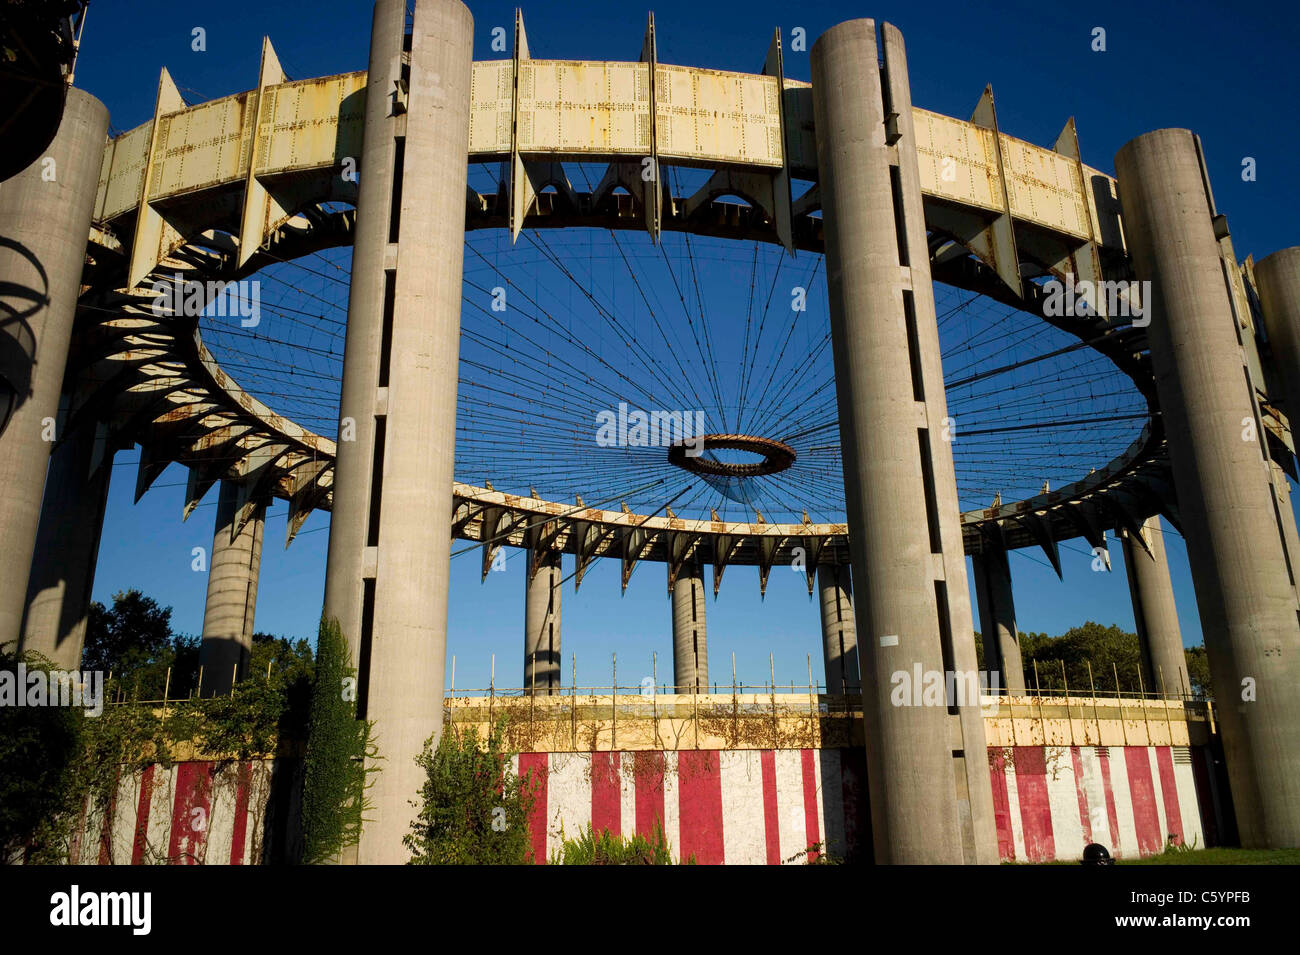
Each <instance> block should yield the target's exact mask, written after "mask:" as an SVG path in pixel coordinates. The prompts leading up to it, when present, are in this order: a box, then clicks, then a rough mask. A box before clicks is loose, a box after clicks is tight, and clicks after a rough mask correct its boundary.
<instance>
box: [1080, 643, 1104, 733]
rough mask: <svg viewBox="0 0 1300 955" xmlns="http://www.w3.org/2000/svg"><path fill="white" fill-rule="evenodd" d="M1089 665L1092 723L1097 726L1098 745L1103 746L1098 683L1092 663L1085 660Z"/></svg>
mask: <svg viewBox="0 0 1300 955" xmlns="http://www.w3.org/2000/svg"><path fill="white" fill-rule="evenodd" d="M1083 662H1084V663H1086V664H1087V665H1088V687H1089V688H1090V690H1091V692H1092V721H1093V722H1094V723H1096V724H1097V745H1098V746H1100V745H1101V715H1100V714H1099V713H1098V712H1097V681H1096V680H1094V679H1093V677H1092V661H1091V660H1084V661H1083Z"/></svg>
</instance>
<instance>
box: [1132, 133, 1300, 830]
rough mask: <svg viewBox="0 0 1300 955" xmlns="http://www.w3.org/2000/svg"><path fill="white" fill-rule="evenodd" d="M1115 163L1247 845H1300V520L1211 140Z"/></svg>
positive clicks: (1161, 145) (1161, 144)
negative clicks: (1228, 278) (1255, 380)
mask: <svg viewBox="0 0 1300 955" xmlns="http://www.w3.org/2000/svg"><path fill="white" fill-rule="evenodd" d="M1115 169H1116V172H1117V173H1118V179H1119V190H1120V196H1121V200H1122V203H1123V210H1124V232H1125V236H1126V237H1127V239H1128V243H1129V251H1130V253H1131V255H1132V257H1133V266H1134V271H1135V272H1136V273H1137V277H1138V278H1139V279H1143V280H1149V281H1150V282H1151V283H1152V287H1151V292H1152V294H1151V304H1152V308H1151V325H1150V327H1149V328H1148V329H1147V334H1148V340H1149V343H1150V348H1151V362H1152V365H1153V368H1154V370H1155V378H1156V388H1157V392H1158V395H1159V399H1160V407H1161V412H1162V415H1163V417H1164V421H1165V429H1166V432H1167V433H1168V437H1169V455H1170V459H1171V463H1172V470H1173V475H1174V484H1175V487H1176V489H1177V492H1178V507H1179V513H1180V515H1181V517H1182V525H1183V534H1184V537H1185V538H1186V540H1187V554H1188V558H1189V561H1190V563H1191V569H1192V579H1193V580H1194V582H1195V584H1196V602H1197V608H1198V610H1199V611H1200V615H1201V627H1202V630H1203V632H1204V634H1205V645H1206V650H1207V653H1208V656H1209V663H1210V672H1211V676H1212V678H1213V680H1214V686H1215V691H1216V693H1217V694H1218V704H1219V705H1218V707H1216V711H1217V714H1218V718H1219V721H1220V726H1221V727H1222V737H1223V745H1224V755H1225V759H1226V762H1227V765H1228V777H1229V779H1230V781H1231V785H1232V797H1233V802H1234V804H1235V806H1236V811H1237V824H1238V830H1239V832H1240V835H1241V840H1242V845H1243V846H1247V847H1252V848H1254V847H1259V848H1263V847H1270V848H1278V847H1283V846H1300V693H1297V692H1296V687H1297V686H1300V621H1298V620H1297V610H1298V608H1297V602H1296V592H1295V582H1294V579H1293V578H1292V575H1291V572H1290V565H1289V562H1288V555H1287V553H1286V550H1285V547H1284V545H1283V541H1284V539H1285V537H1286V534H1285V532H1284V531H1283V529H1282V526H1281V521H1282V520H1288V521H1289V520H1291V519H1292V518H1291V515H1290V514H1285V515H1283V514H1280V513H1279V511H1278V509H1277V508H1276V506H1275V500H1274V495H1273V488H1272V486H1271V474H1270V468H1269V464H1268V462H1267V461H1266V459H1265V456H1264V452H1263V444H1262V438H1261V437H1260V436H1261V435H1262V432H1263V429H1262V428H1261V427H1259V423H1258V420H1257V419H1256V416H1255V409H1254V404H1253V401H1252V395H1251V390H1250V386H1249V381H1248V374H1247V371H1246V368H1245V363H1244V357H1243V353H1242V348H1241V338H1240V335H1241V329H1240V326H1239V324H1238V322H1237V321H1236V319H1235V317H1234V313H1233V307H1232V300H1231V298H1230V294H1229V291H1228V288H1227V286H1226V283H1225V278H1224V268H1223V262H1222V260H1221V258H1220V248H1219V244H1218V242H1217V240H1216V238H1215V234H1214V226H1213V224H1212V217H1213V215H1214V209H1213V200H1212V198H1211V197H1210V195H1209V185H1208V179H1207V177H1206V175H1205V170H1204V165H1203V163H1202V161H1201V152H1200V143H1199V141H1198V140H1197V139H1196V137H1195V136H1193V134H1192V133H1190V132H1188V131H1187V130H1185V129H1163V130H1158V131H1156V132H1152V133H1147V134H1145V135H1143V136H1139V137H1138V138H1137V139H1134V140H1133V141H1131V142H1129V143H1128V144H1127V145H1125V146H1124V147H1123V148H1122V149H1121V150H1120V151H1119V153H1118V155H1117V156H1116V157H1115ZM1251 424H1254V425H1255V427H1254V428H1253V429H1252V428H1250V427H1249V425H1251ZM1252 432H1253V435H1254V440H1249V439H1248V438H1247V436H1249V435H1250V434H1251V433H1252Z"/></svg>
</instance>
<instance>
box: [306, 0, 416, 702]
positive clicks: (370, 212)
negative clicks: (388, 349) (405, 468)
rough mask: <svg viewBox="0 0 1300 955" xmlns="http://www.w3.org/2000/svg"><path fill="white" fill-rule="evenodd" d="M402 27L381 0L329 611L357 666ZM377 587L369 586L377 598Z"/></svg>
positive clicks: (346, 350)
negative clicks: (395, 99) (335, 620)
mask: <svg viewBox="0 0 1300 955" xmlns="http://www.w3.org/2000/svg"><path fill="white" fill-rule="evenodd" d="M405 30H406V7H405V4H404V3H403V2H402V0H380V2H378V3H376V4H375V14H374V23H373V27H372V31H371V34H370V72H369V77H368V85H367V87H366V89H367V96H366V105H365V127H364V135H363V143H362V147H361V164H360V172H361V177H360V182H359V183H358V187H357V220H356V232H355V238H354V241H353V244H352V278H351V285H350V287H349V290H348V324H347V334H346V337H345V339H344V346H343V383H342V391H341V395H340V399H339V435H338V450H337V454H336V457H335V462H334V498H333V504H332V506H331V509H330V541H329V556H328V558H327V563H326V568H325V615H326V616H327V617H333V618H335V619H337V620H338V622H339V627H340V629H341V630H342V632H343V636H344V638H345V639H346V640H347V642H348V650H349V653H350V654H351V657H352V660H351V662H352V665H353V666H360V660H361V617H362V605H363V604H364V603H366V602H367V600H366V592H367V588H368V587H369V588H373V582H374V576H375V571H374V567H373V566H370V567H369V568H367V566H366V556H367V548H368V547H372V546H373V545H374V538H376V537H377V536H378V533H379V528H378V522H377V521H375V522H373V523H374V525H375V526H374V527H373V528H372V526H371V525H372V521H371V514H370V498H371V486H372V484H373V483H374V477H375V474H374V471H375V468H376V465H375V456H376V453H378V454H379V455H380V466H381V467H382V455H383V448H382V447H380V448H378V450H377V449H376V444H375V436H376V422H377V421H378V420H379V416H378V415H377V414H376V408H375V405H376V394H377V392H378V389H379V378H380V375H379V353H380V348H381V342H382V338H383V332H384V304H385V299H386V297H387V296H386V288H387V283H388V282H389V280H390V271H388V270H386V269H385V255H386V254H387V251H388V247H389V243H388V237H389V220H390V211H391V208H392V203H393V192H394V188H395V184H396V182H397V180H398V177H399V175H400V170H398V169H397V168H396V156H397V135H398V133H397V131H398V120H399V118H400V117H399V115H398V114H397V113H395V112H394V111H393V96H392V93H393V91H394V89H396V87H397V84H398V82H399V81H400V80H401V78H402V46H403V37H404V35H405ZM371 92H373V93H374V95H370V94H371ZM367 582H369V583H367ZM373 596H374V595H373V589H372V590H371V592H370V601H371V602H373ZM362 694H364V687H363V688H362Z"/></svg>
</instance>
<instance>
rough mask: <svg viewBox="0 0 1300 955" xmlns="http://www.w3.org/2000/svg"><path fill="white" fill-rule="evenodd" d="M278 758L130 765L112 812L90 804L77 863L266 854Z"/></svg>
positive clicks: (209, 860)
mask: <svg viewBox="0 0 1300 955" xmlns="http://www.w3.org/2000/svg"><path fill="white" fill-rule="evenodd" d="M270 777H271V763H270V761H268V760H251V761H243V762H237V763H215V762H201V761H192V762H183V763H175V764H173V765H172V766H162V765H158V764H155V765H152V766H146V767H145V768H144V769H143V770H138V771H134V772H125V771H124V772H123V774H122V777H121V779H120V780H119V782H118V788H117V794H116V796H115V797H114V798H113V799H112V800H111V801H110V804H109V806H108V810H107V812H105V813H100V812H96V811H94V810H93V809H92V808H89V807H88V808H87V810H86V811H85V813H84V815H83V819H82V824H81V826H80V827H78V829H79V831H78V832H77V834H76V835H75V836H74V838H73V840H72V845H71V846H70V847H69V852H68V861H69V862H70V863H72V864H73V865H78V864H80V865H126V864H130V865H142V864H149V863H163V862H165V863H168V864H171V865H204V864H206V865H243V864H246V863H256V862H258V861H260V860H259V859H258V858H257V856H258V855H259V849H260V843H261V830H262V822H263V819H264V815H265V812H266V802H267V794H268V792H269V790H270Z"/></svg>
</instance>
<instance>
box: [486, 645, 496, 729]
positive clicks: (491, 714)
mask: <svg viewBox="0 0 1300 955" xmlns="http://www.w3.org/2000/svg"><path fill="white" fill-rule="evenodd" d="M496 702H497V655H496V654H495V653H494V654H492V663H491V669H490V670H489V671H488V732H491V731H492V727H493V726H495V725H496Z"/></svg>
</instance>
